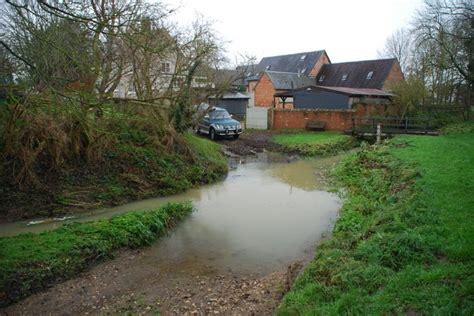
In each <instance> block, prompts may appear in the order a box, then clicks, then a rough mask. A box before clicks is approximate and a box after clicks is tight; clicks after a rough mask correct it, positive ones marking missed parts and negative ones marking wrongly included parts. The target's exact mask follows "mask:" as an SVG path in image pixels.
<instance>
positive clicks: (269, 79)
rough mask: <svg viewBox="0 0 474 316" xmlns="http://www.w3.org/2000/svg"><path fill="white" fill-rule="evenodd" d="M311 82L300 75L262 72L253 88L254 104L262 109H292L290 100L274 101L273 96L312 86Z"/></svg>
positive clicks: (278, 99)
mask: <svg viewBox="0 0 474 316" xmlns="http://www.w3.org/2000/svg"><path fill="white" fill-rule="evenodd" d="M312 82H313V81H312V80H311V79H310V78H309V77H306V76H304V75H302V74H298V73H291V72H280V71H264V72H263V73H262V74H261V75H260V78H259V80H258V81H257V82H256V84H255V86H254V89H253V91H254V93H255V104H256V105H258V106H263V107H274V108H289V109H291V108H293V104H292V102H293V101H292V100H291V99H290V100H286V99H283V100H282V99H280V98H277V99H275V97H274V96H275V94H277V93H281V92H284V91H287V90H294V89H299V88H301V87H304V86H307V85H310V84H312Z"/></svg>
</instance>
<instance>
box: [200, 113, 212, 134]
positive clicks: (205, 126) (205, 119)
mask: <svg viewBox="0 0 474 316" xmlns="http://www.w3.org/2000/svg"><path fill="white" fill-rule="evenodd" d="M201 126H202V129H201V130H202V131H203V132H204V133H208V134H209V127H210V126H211V119H210V117H209V114H206V115H204V117H203V119H202V125H201Z"/></svg>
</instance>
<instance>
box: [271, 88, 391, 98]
mask: <svg viewBox="0 0 474 316" xmlns="http://www.w3.org/2000/svg"><path fill="white" fill-rule="evenodd" d="M307 89H315V90H325V91H332V92H336V93H341V94H345V95H348V96H372V97H393V96H394V94H392V93H389V92H386V91H384V90H380V89H371V88H347V87H324V86H315V85H309V86H304V87H301V88H299V89H296V90H293V91H286V92H281V93H276V94H275V96H278V97H283V96H292V95H293V93H294V92H295V91H301V90H307Z"/></svg>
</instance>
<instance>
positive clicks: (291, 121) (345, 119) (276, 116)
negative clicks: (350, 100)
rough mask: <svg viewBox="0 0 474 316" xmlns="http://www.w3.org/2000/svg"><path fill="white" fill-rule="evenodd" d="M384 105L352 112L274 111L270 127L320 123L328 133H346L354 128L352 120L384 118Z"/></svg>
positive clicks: (356, 108)
mask: <svg viewBox="0 0 474 316" xmlns="http://www.w3.org/2000/svg"><path fill="white" fill-rule="evenodd" d="M385 107H386V106H385V105H384V104H362V103H360V104H357V105H354V106H353V109H352V110H325V109H294V110H284V109H274V110H273V111H269V116H268V117H269V122H270V124H269V125H270V127H271V128H273V129H282V128H295V129H301V128H305V127H306V123H307V122H311V121H318V122H324V123H326V130H328V131H344V130H346V129H350V128H352V118H353V117H354V118H356V121H357V122H360V121H361V120H364V118H369V117H371V116H382V115H384V113H385Z"/></svg>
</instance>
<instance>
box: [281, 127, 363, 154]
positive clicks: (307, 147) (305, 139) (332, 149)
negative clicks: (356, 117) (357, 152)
mask: <svg viewBox="0 0 474 316" xmlns="http://www.w3.org/2000/svg"><path fill="white" fill-rule="evenodd" d="M273 141H274V142H275V143H277V144H280V145H282V146H283V150H284V151H285V152H289V153H297V154H299V155H303V156H331V155H336V154H338V153H340V152H343V151H345V150H348V149H351V148H353V147H354V146H355V145H356V141H355V140H354V139H353V138H352V137H350V136H347V135H343V134H341V133H337V132H307V131H298V132H292V133H283V134H276V135H275V136H273Z"/></svg>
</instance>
